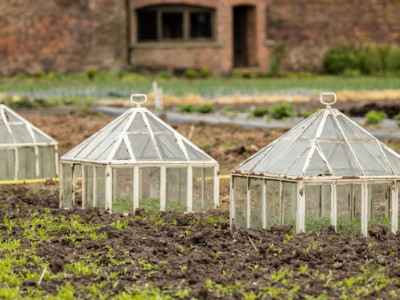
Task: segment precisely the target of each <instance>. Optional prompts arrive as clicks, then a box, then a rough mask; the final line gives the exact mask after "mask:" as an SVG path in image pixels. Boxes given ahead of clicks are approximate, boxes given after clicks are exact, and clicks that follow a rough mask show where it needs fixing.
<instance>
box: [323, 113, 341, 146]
mask: <svg viewBox="0 0 400 300" xmlns="http://www.w3.org/2000/svg"><path fill="white" fill-rule="evenodd" d="M319 138H320V139H341V140H343V137H342V136H341V135H340V133H339V130H338V128H337V126H336V123H335V122H334V120H333V117H332V115H329V116H328V117H327V118H326V121H325V125H324V128H323V129H322V132H321V135H320V136H319Z"/></svg>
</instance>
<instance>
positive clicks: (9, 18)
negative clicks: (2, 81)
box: [0, 0, 127, 74]
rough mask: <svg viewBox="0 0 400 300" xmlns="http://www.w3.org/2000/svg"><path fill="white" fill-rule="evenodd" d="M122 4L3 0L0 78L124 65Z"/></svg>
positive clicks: (89, 0)
mask: <svg viewBox="0 0 400 300" xmlns="http://www.w3.org/2000/svg"><path fill="white" fill-rule="evenodd" d="M125 24H126V23H125V2H124V1H123V0H1V1H0V74H15V73H18V72H27V73H31V74H35V73H37V72H39V71H42V70H43V71H57V72H71V71H79V70H85V69H87V68H88V67H89V66H93V67H95V68H98V69H107V70H117V69H120V68H121V67H125V64H126V60H127V59H126V33H125V32H126V25H125Z"/></svg>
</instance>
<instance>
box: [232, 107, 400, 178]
mask: <svg viewBox="0 0 400 300" xmlns="http://www.w3.org/2000/svg"><path fill="white" fill-rule="evenodd" d="M232 172H233V173H241V174H254V175H264V176H272V177H280V178H293V179H298V178H312V177H329V178H332V177H341V178H343V177H349V178H353V177H388V176H391V177H392V176H400V155H399V154H398V153H396V152H395V151H393V150H392V149H390V148H389V147H387V146H386V145H385V144H383V143H382V142H380V141H378V140H377V139H376V138H375V137H374V136H372V135H371V134H370V133H369V132H367V131H366V130H365V129H363V128H362V127H361V126H359V125H358V124H356V123H355V122H353V121H352V120H351V119H349V118H348V117H346V116H345V115H344V114H342V113H341V112H339V111H338V110H336V109H332V108H331V107H330V106H329V105H328V106H327V108H326V109H321V110H319V111H318V112H316V113H315V114H313V115H312V116H310V117H309V118H307V119H306V120H304V121H303V122H301V123H300V124H298V125H297V126H295V127H293V128H292V129H291V130H290V131H289V132H287V133H286V134H284V135H283V136H281V137H280V138H279V139H277V140H275V141H274V142H272V143H271V144H270V145H268V146H267V147H265V148H264V149H262V150H260V151H259V152H258V153H256V154H255V155H253V156H252V157H250V158H249V159H247V160H246V161H244V162H243V163H242V164H241V165H239V166H238V167H237V168H236V169H234V170H233V171H232Z"/></svg>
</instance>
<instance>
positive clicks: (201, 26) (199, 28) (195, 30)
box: [190, 12, 212, 38]
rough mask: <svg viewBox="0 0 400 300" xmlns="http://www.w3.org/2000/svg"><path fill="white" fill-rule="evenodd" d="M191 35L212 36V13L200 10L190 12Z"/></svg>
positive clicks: (196, 36) (194, 36) (193, 36)
mask: <svg viewBox="0 0 400 300" xmlns="http://www.w3.org/2000/svg"><path fill="white" fill-rule="evenodd" d="M190 37H191V38H211V37H212V33H211V13H210V12H198V13H191V14H190Z"/></svg>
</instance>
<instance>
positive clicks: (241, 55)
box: [233, 5, 255, 68]
mask: <svg viewBox="0 0 400 300" xmlns="http://www.w3.org/2000/svg"><path fill="white" fill-rule="evenodd" d="M254 49H255V8H254V6H250V5H240V6H235V7H234V8H233V66H234V68H246V67H253V66H255V55H254Z"/></svg>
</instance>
